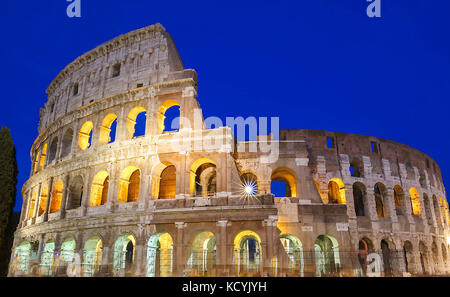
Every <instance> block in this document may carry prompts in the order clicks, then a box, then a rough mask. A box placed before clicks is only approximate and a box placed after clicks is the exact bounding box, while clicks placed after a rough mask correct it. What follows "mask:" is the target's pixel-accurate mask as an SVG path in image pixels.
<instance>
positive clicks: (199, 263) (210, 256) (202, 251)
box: [187, 231, 216, 276]
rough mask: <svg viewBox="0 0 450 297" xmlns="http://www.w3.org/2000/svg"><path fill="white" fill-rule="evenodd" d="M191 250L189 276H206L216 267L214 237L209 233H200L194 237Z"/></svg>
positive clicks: (188, 264) (188, 265)
mask: <svg viewBox="0 0 450 297" xmlns="http://www.w3.org/2000/svg"><path fill="white" fill-rule="evenodd" d="M191 248H192V250H191V255H190V256H189V259H188V263H187V267H188V270H189V276H208V274H210V273H211V272H212V270H213V269H214V268H215V265H216V237H215V236H214V234H213V233H212V232H209V231H203V232H200V233H198V234H197V235H195V236H194V239H193V240H192V242H191Z"/></svg>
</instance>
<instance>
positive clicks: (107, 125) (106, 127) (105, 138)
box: [99, 113, 117, 145]
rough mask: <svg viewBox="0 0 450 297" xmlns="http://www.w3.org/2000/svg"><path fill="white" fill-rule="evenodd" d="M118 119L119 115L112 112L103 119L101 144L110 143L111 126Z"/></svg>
mask: <svg viewBox="0 0 450 297" xmlns="http://www.w3.org/2000/svg"><path fill="white" fill-rule="evenodd" d="M116 119H117V115H116V114H114V113H110V114H108V115H106V116H105V118H104V119H103V122H102V125H101V126H100V138H99V144H100V145H102V144H108V143H110V142H111V126H112V124H113V123H114V121H115V120H116Z"/></svg>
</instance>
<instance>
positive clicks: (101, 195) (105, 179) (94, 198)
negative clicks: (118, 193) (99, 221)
mask: <svg viewBox="0 0 450 297" xmlns="http://www.w3.org/2000/svg"><path fill="white" fill-rule="evenodd" d="M108 188H109V174H108V172H106V171H105V170H101V171H99V172H98V173H97V174H96V175H95V176H94V178H93V179H92V184H91V198H90V203H89V205H90V206H99V205H104V204H105V203H106V201H107V199H108Z"/></svg>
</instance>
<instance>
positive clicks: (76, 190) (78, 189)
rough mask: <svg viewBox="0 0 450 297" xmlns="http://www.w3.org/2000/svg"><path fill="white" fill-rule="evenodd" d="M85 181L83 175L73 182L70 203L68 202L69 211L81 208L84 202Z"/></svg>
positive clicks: (70, 189) (70, 188)
mask: <svg viewBox="0 0 450 297" xmlns="http://www.w3.org/2000/svg"><path fill="white" fill-rule="evenodd" d="M83 188H84V181H83V177H82V176H81V175H77V176H76V177H75V178H74V179H73V180H72V182H71V184H70V187H69V193H68V194H69V201H68V202H67V209H68V210H70V209H75V208H78V207H80V206H81V201H82V200H83Z"/></svg>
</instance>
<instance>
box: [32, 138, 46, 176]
mask: <svg viewBox="0 0 450 297" xmlns="http://www.w3.org/2000/svg"><path fill="white" fill-rule="evenodd" d="M45 148H46V149H47V144H45ZM39 155H40V153H39V151H38V150H36V151H35V152H34V156H35V158H34V167H33V172H34V173H36V172H37V171H38V169H39Z"/></svg>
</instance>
